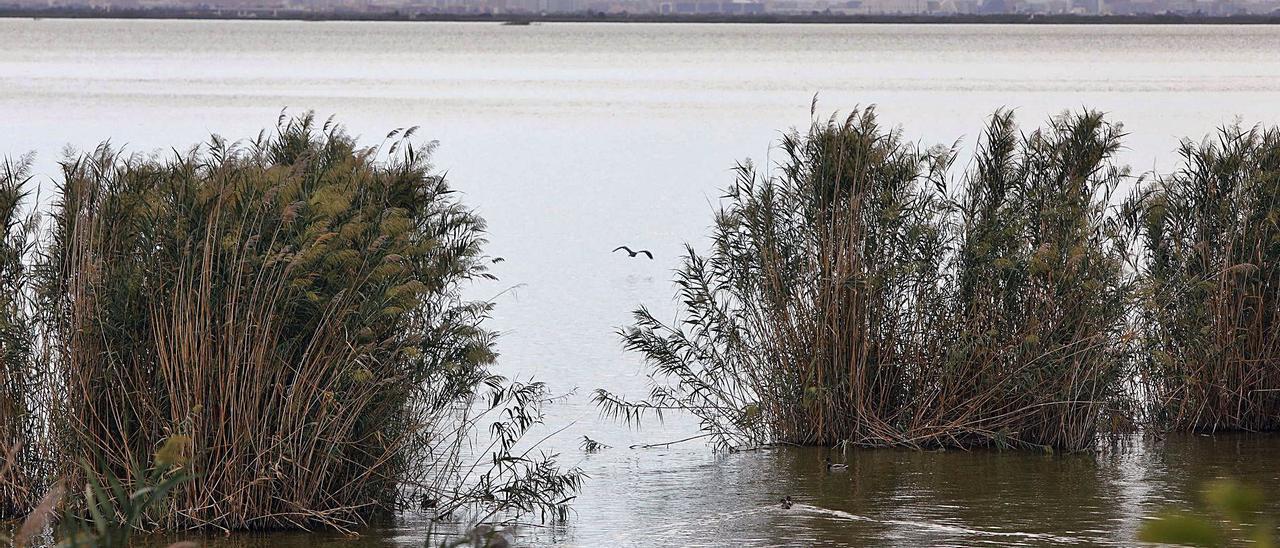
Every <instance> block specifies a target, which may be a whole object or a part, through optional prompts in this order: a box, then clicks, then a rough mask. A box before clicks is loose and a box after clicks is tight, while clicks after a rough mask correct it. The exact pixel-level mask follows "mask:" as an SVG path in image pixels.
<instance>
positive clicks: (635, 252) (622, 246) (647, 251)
mask: <svg viewBox="0 0 1280 548" xmlns="http://www.w3.org/2000/svg"><path fill="white" fill-rule="evenodd" d="M619 249H621V250H623V251H626V252H627V254H628V255H630V256H632V257H635V256H636V255H639V254H641V253H643V254H644V255H645V256H646V257H648V258H649V260H653V254H652V253H649V250H648V249H638V250H636V251H632V250H631V248H629V247H627V246H625V245H620V246H618V247H615V248H613V251H611V252H610V253H617V252H618V250H619Z"/></svg>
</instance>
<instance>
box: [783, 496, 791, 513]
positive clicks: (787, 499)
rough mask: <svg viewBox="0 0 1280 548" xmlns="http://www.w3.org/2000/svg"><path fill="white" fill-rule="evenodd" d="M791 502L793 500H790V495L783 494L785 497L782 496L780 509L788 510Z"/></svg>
mask: <svg viewBox="0 0 1280 548" xmlns="http://www.w3.org/2000/svg"><path fill="white" fill-rule="evenodd" d="M792 504H794V503H793V502H792V500H791V495H787V496H785V497H782V509H783V510H790V509H791V505H792Z"/></svg>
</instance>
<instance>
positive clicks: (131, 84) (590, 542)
mask: <svg viewBox="0 0 1280 548" xmlns="http://www.w3.org/2000/svg"><path fill="white" fill-rule="evenodd" d="M815 93H816V94H818V95H819V99H820V103H819V109H820V110H821V111H823V112H830V111H834V110H847V109H849V108H852V107H854V106H856V105H867V104H873V103H874V104H877V105H879V108H880V112H881V113H882V116H883V117H884V119H885V120H886V121H887V122H889V123H891V124H901V126H902V128H903V131H904V132H905V134H906V135H907V136H909V137H910V138H913V139H918V140H920V141H922V142H924V143H926V144H931V143H938V142H945V143H948V144H949V143H952V142H954V141H955V140H956V139H957V138H963V140H962V141H961V145H962V147H965V148H969V147H971V146H972V144H973V136H974V135H976V134H977V133H978V131H979V130H980V129H981V127H982V124H983V119H984V117H985V116H986V115H988V114H990V112H991V111H993V110H994V109H996V108H999V107H1002V106H1008V107H1015V108H1017V109H1018V113H1019V115H1020V118H1021V120H1022V121H1023V122H1024V124H1028V125H1030V124H1033V123H1036V122H1039V121H1041V120H1043V119H1044V118H1045V117H1046V116H1048V115H1050V114H1052V113H1056V112H1059V111H1061V110H1063V109H1068V108H1078V107H1080V106H1086V105H1087V106H1091V107H1094V108H1099V109H1102V110H1105V111H1107V112H1109V113H1110V114H1111V115H1112V117H1113V118H1115V119H1118V120H1122V121H1124V122H1125V124H1126V128H1127V129H1128V131H1129V132H1130V137H1129V139H1128V140H1127V143H1128V146H1129V149H1128V150H1126V151H1125V152H1124V153H1123V154H1124V159H1125V161H1127V162H1130V163H1131V164H1133V165H1134V167H1135V170H1137V171H1145V170H1148V169H1152V168H1168V167H1169V166H1170V165H1172V158H1171V154H1170V152H1171V151H1172V150H1173V149H1174V148H1175V147H1176V146H1177V144H1178V139H1179V138H1181V137H1184V136H1192V137H1194V138H1199V137H1201V136H1203V135H1204V134H1206V133H1208V132H1210V131H1212V130H1213V128H1214V127H1215V126H1217V125H1219V124H1222V123H1229V122H1231V121H1232V120H1233V119H1235V118H1236V117H1237V116H1238V117H1240V118H1241V119H1242V120H1243V121H1245V122H1246V123H1249V124H1252V123H1257V122H1264V123H1268V124H1277V123H1280V28H1274V27H1243V26H1241V27H1196V26H1179V27H1140V26H1124V27H1087V26H1080V27H1054V26H911V25H880V26H858V25H848V26H839V25H815V26H787V25H771V26H750V25H656V24H655V25H620V24H563V25H554V24H547V25H534V26H529V27H510V26H500V25H496V24H426V23H417V24H394V23H371V24H366V23H295V22H186V21H127V22H126V21H57V20H43V21H29V20H0V124H2V125H0V154H10V155H18V154H22V153H25V152H27V151H36V152H37V153H38V156H37V168H38V170H39V171H40V173H41V175H40V179H41V180H43V181H47V180H48V178H49V176H50V174H52V173H53V172H54V168H55V162H56V160H57V159H58V158H59V156H60V151H62V150H63V147H65V146H68V145H70V146H71V147H73V148H76V149H81V150H83V149H86V148H90V147H92V146H93V145H95V144H96V143H97V142H99V141H101V140H103V139H108V138H109V139H111V140H112V142H113V143H114V144H116V145H118V146H126V147H127V148H128V150H131V151H141V152H152V151H155V150H157V149H159V148H167V147H169V146H171V145H175V144H185V143H195V142H197V141H200V140H203V139H205V138H206V137H207V136H208V134H210V133H219V134H222V135H226V136H229V137H233V138H234V137H246V136H251V135H256V134H257V132H258V130H259V129H261V128H263V127H266V126H270V125H271V124H273V123H274V122H275V119H276V116H277V115H278V114H279V113H280V111H281V109H283V108H286V107H288V108H289V109H291V110H292V111H294V112H300V111H304V110H308V109H314V110H316V111H317V112H318V113H319V114H320V115H321V116H322V117H324V116H328V115H329V114H336V115H337V116H338V119H339V120H340V121H342V122H345V123H346V124H347V126H348V127H349V129H350V131H351V132H352V133H354V134H357V135H361V136H363V140H364V141H365V142H367V143H370V144H374V143H376V142H378V141H379V140H380V139H381V137H382V136H383V135H385V134H386V133H387V131H389V130H390V129H393V128H396V127H402V126H411V125H420V126H422V130H421V131H420V133H419V134H420V135H425V136H427V137H429V138H431V139H439V140H440V142H441V147H440V149H439V151H438V153H437V155H436V161H437V164H438V165H439V166H440V167H441V168H444V169H447V170H448V171H449V174H450V177H451V178H452V179H453V181H454V184H455V185H456V186H457V187H458V188H459V189H461V190H462V191H463V192H465V194H466V200H467V202H468V203H469V204H471V205H474V206H475V207H477V208H479V210H480V211H481V212H482V213H483V214H484V215H485V216H486V217H487V218H488V219H489V221H490V228H491V233H492V238H491V239H492V246H491V250H492V251H493V253H494V254H496V255H500V256H503V257H505V258H506V259H507V261H506V262H505V263H502V264H500V265H497V266H498V267H499V269H498V270H497V272H496V273H497V274H498V275H499V276H501V278H502V281H501V283H500V284H494V285H490V286H483V287H480V288H477V290H476V296H483V297H487V296H492V295H497V294H499V293H501V294H502V295H501V296H500V297H499V298H498V299H499V302H500V307H499V309H498V313H497V317H496V318H495V321H494V327H496V328H498V329H501V330H502V331H504V332H505V335H504V337H503V339H502V342H501V344H500V350H501V351H502V361H501V365H500V369H501V371H502V372H503V373H505V374H507V375H509V376H514V377H519V378H522V379H523V378H528V377H531V376H536V377H537V378H539V379H541V380H545V381H547V382H548V383H549V384H550V385H551V388H552V390H553V392H556V393H558V394H569V396H568V397H567V398H566V399H565V400H564V401H563V402H561V403H558V404H556V405H554V406H552V407H551V408H550V409H549V410H548V423H549V424H550V425H552V426H554V427H555V428H560V427H566V428H565V430H564V431H563V432H561V433H560V434H558V435H557V436H556V437H553V438H552V439H551V440H550V441H549V442H547V444H546V447H547V448H548V450H550V451H556V452H559V453H560V454H561V459H562V461H564V462H565V463H567V464H570V465H580V466H581V467H582V468H583V469H584V470H586V471H587V472H588V473H589V474H591V476H592V479H591V480H590V481H589V482H588V484H587V489H586V491H585V492H584V493H583V494H582V497H581V498H580V499H579V502H578V504H577V512H578V513H577V517H576V519H575V520H574V523H573V525H571V526H569V527H567V528H538V527H528V528H525V529H524V530H523V533H524V535H525V536H524V539H523V540H525V541H526V542H529V543H535V544H545V543H563V544H567V545H581V546H613V545H637V546H647V545H660V544H679V545H708V546H719V545H726V544H735V545H747V546H751V545H760V546H766V545H777V544H793V545H810V544H819V545H867V544H883V545H977V544H1000V545H1004V544H1028V545H1053V544H1063V545H1066V544H1120V545H1123V544H1132V543H1133V534H1134V531H1135V529H1136V527H1137V525H1138V523H1139V521H1140V517H1141V516H1143V515H1145V514H1148V513H1150V512H1151V511H1153V510H1154V509H1156V508H1159V507H1162V506H1164V505H1165V504H1170V503H1176V502H1179V501H1185V500H1187V499H1188V498H1189V497H1191V496H1192V494H1193V493H1194V491H1195V489H1196V486H1197V485H1198V484H1199V482H1201V481H1203V480H1204V479H1206V478H1211V477H1216V476H1223V475H1231V476H1237V477H1241V478H1243V479H1246V480H1248V481H1252V482H1255V483H1259V484H1262V485H1267V486H1271V487H1272V488H1273V489H1274V487H1275V486H1277V485H1280V459H1277V458H1276V457H1275V455H1276V454H1277V453H1280V442H1277V441H1276V440H1274V439H1266V438H1256V437H1246V436H1218V437H1216V438H1204V437H1198V436H1193V437H1185V438H1171V439H1170V440H1167V441H1164V442H1158V443H1157V442H1146V441H1142V440H1129V441H1126V442H1124V443H1119V444H1116V445H1115V446H1113V447H1107V448H1106V449H1105V450H1103V451H1100V452H1098V453H1096V454H1086V455H1072V456H1047V455H1026V454H1009V453H1004V454H1001V453H988V452H975V453H962V452H946V453H912V452H902V451H863V452H857V453H855V454H851V455H849V456H848V457H847V458H848V460H849V461H850V462H851V465H852V470H851V472H849V473H847V474H838V475H832V474H827V473H825V472H824V471H823V468H822V467H821V466H820V463H821V460H822V456H823V454H822V453H821V452H819V451H814V450H790V451H770V452H758V453H750V454H737V455H719V456H718V455H713V454H711V453H710V451H709V450H708V449H707V448H705V447H702V446H700V445H698V444H697V443H690V444H683V445H677V446H673V447H669V448H661V449H635V450H632V449H628V448H627V447H628V446H630V445H632V444H638V443H653V442H660V441H666V440H672V439H678V438H682V437H685V436H687V435H689V434H690V433H692V432H693V431H694V430H695V428H694V426H693V425H692V424H690V423H689V421H687V420H684V419H681V418H679V417H670V418H669V420H668V421H667V423H665V424H656V423H655V424H647V425H645V427H644V428H643V429H640V430H629V429H627V428H625V427H622V426H619V425H616V424H612V423H610V422H607V421H601V420H599V419H598V417H597V414H596V411H595V409H594V408H593V407H592V406H591V404H590V402H589V397H590V391H591V390H592V389H594V388H597V387H602V388H608V389H610V390H612V391H614V392H618V393H622V394H627V395H632V396H640V395H643V393H644V392H645V390H646V384H645V382H646V379H645V377H644V373H643V370H642V369H641V368H640V367H639V364H638V363H637V361H636V360H635V358H634V357H633V356H628V355H624V354H623V353H622V352H621V350H620V348H619V344H618V342H617V339H616V337H615V336H614V335H613V331H614V330H615V329H616V328H617V327H618V326H621V325H624V324H626V323H627V322H628V320H629V311H630V310H631V309H632V308H633V307H634V306H636V305H638V304H642V303H643V304H646V305H648V306H650V307H651V308H653V309H655V310H656V311H658V312H659V313H660V315H666V316H668V317H669V316H670V315H671V314H674V310H675V309H674V305H673V302H672V300H671V286H670V284H669V282H668V280H669V278H670V271H671V269H672V268H673V267H674V266H675V265H676V262H677V257H678V254H679V253H680V250H681V244H682V242H684V241H693V242H695V243H696V242H699V241H700V237H701V236H702V234H703V233H704V232H705V229H706V227H707V225H708V224H709V223H710V211H711V207H712V206H711V204H712V202H714V200H715V198H716V196H717V192H716V189H717V188H718V187H720V186H722V185H724V184H726V183H728V182H730V180H731V174H730V173H729V168H731V167H732V165H733V162H734V161H735V160H738V159H742V158H745V157H752V158H755V159H756V160H757V161H767V159H768V158H769V154H770V150H769V149H770V145H771V143H773V142H774V140H775V139H776V137H777V135H778V131H779V130H781V129H785V128H787V127H789V126H792V125H796V124H804V123H806V122H807V120H808V108H809V102H810V100H811V98H812V97H813V95H814V94H815ZM48 195H49V194H48V193H47V192H46V193H45V194H44V196H43V197H44V198H45V199H47V198H48ZM622 243H626V244H631V245H633V246H635V245H638V246H642V247H647V248H650V249H652V250H653V251H654V254H655V257H656V258H655V260H653V261H646V260H628V259H624V258H622V257H620V256H619V255H611V254H610V253H609V250H610V249H612V248H613V247H615V246H617V245H619V244H622ZM507 289H511V290H510V291H507V292H505V293H504V290H507ZM583 435H589V436H591V437H592V438H593V439H596V440H599V441H602V442H604V443H607V444H609V445H612V446H613V447H614V448H613V449H610V450H608V451H605V452H603V453H600V454H595V455H585V454H583V453H582V452H581V451H580V450H579V449H578V442H579V440H580V438H581V436H583ZM788 494H789V495H792V496H793V497H795V498H796V499H797V500H798V501H800V505H798V506H797V507H795V508H793V509H792V510H790V511H785V512H784V511H782V510H781V509H780V508H776V507H775V506H774V504H773V503H774V501H776V500H777V499H778V498H779V497H781V496H783V495H788ZM1273 510H1276V509H1275V508H1273ZM423 535H424V526H423V523H422V522H420V521H417V520H409V521H407V522H405V523H403V524H401V525H399V526H396V527H389V528H385V529H382V530H379V531H377V532H373V533H369V534H366V535H364V536H362V537H360V538H356V539H352V538H341V537H331V536H306V537H298V536H290V535H285V536H280V535H277V536H271V537H266V538H256V537H255V538H247V537H242V538H238V539H236V540H235V541H233V542H230V544H242V545H244V544H259V545H264V546H265V545H278V544H282V543H286V544H287V543H292V544H296V545H300V546H312V545H318V544H330V543H332V544H335V545H370V546H380V545H387V544H390V545H420V544H421V543H422V541H423Z"/></svg>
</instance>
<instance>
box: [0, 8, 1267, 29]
mask: <svg viewBox="0 0 1280 548" xmlns="http://www.w3.org/2000/svg"><path fill="white" fill-rule="evenodd" d="M0 18H8V19H15V18H24V19H192V20H235V21H387V22H394V21H404V22H408V21H435V22H491V23H509V24H515V25H520V24H526V23H754V24H771V23H805V24H854V23H860V24H876V23H881V24H894V23H896V24H903V23H910V24H1000V25H1010V24H1031V25H1036V24H1040V25H1275V24H1280V14H1271V15H1231V16H1207V15H1173V14H1149V15H1027V14H999V15H836V14H826V13H815V14H809V15H781V14H760V15H722V14H698V15H661V14H654V13H632V14H627V13H556V14H545V15H538V14H450V13H416V12H401V11H381V12H362V11H303V10H272V9H255V10H231V9H227V10H213V9H179V8H173V9H169V8H148V9H109V10H108V9H91V8H19V7H0Z"/></svg>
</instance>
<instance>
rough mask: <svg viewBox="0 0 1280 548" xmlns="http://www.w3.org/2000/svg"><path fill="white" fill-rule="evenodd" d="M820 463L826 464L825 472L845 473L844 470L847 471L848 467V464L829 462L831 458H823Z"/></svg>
mask: <svg viewBox="0 0 1280 548" xmlns="http://www.w3.org/2000/svg"><path fill="white" fill-rule="evenodd" d="M822 462H823V464H826V465H827V470H830V471H832V472H843V471H845V470H848V469H849V465H848V464H843V463H839V462H831V457H825V458H823V459H822Z"/></svg>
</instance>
